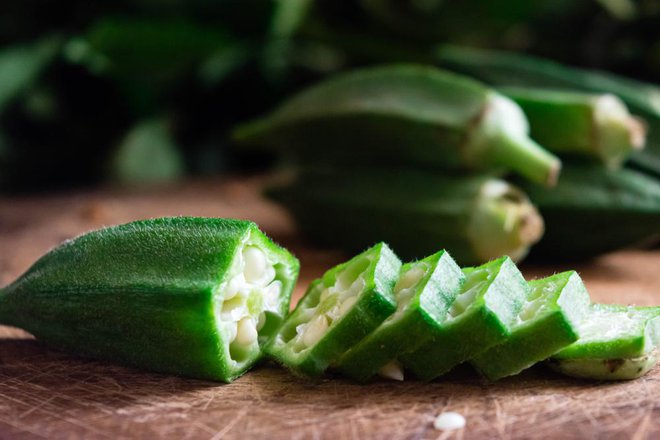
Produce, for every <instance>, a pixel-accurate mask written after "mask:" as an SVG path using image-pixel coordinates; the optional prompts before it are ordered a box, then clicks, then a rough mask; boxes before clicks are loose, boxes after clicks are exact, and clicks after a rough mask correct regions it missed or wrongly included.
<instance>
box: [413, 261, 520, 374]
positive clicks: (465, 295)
mask: <svg viewBox="0 0 660 440" xmlns="http://www.w3.org/2000/svg"><path fill="white" fill-rule="evenodd" d="M463 273H464V274H465V283H464V284H463V286H462V287H461V290H460V292H459V294H458V296H457V297H456V300H455V301H454V302H453V304H452V305H451V307H450V309H449V311H448V312H447V316H446V320H445V321H444V322H443V323H442V326H441V327H440V328H439V329H438V331H437V332H434V334H433V337H432V338H431V339H430V340H429V341H427V342H426V343H424V344H422V346H421V347H420V348H418V349H417V350H416V351H414V352H413V353H409V354H406V355H403V356H401V357H400V359H401V361H402V362H403V365H404V366H405V367H406V368H407V369H409V370H411V371H412V372H413V373H414V374H415V376H417V377H418V378H420V379H422V380H432V379H434V378H436V377H438V376H440V375H442V374H444V373H446V372H448V371H449V370H450V369H452V368H453V367H454V366H456V365H458V364H460V363H462V362H464V361H467V360H469V359H472V358H474V357H475V356H477V355H478V354H479V353H481V352H484V351H486V350H488V349H489V348H490V347H492V346H494V345H497V344H499V343H501V342H503V341H504V340H505V339H506V338H507V337H508V336H509V335H510V333H511V330H512V328H513V326H514V325H515V323H516V321H517V317H518V312H519V311H520V309H521V307H522V306H523V303H524V302H525V298H526V297H527V293H528V291H529V286H528V284H527V282H526V281H525V279H524V278H523V276H522V274H521V273H520V271H519V270H518V268H517V267H516V265H515V264H514V263H513V261H511V259H510V258H509V257H502V258H499V259H497V260H494V261H491V262H489V263H486V264H484V265H482V266H479V267H476V268H467V269H463Z"/></svg>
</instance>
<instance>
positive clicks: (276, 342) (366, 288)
mask: <svg viewBox="0 0 660 440" xmlns="http://www.w3.org/2000/svg"><path fill="white" fill-rule="evenodd" d="M400 268H401V262H400V261H399V259H398V258H397V256H396V255H394V253H393V252H392V251H391V250H390V249H389V247H388V246H387V245H386V244H385V243H379V244H377V245H375V246H373V247H372V248H370V249H367V250H366V251H364V252H362V253H361V254H359V255H357V256H355V257H353V258H352V259H351V260H349V261H348V262H346V263H343V264H340V265H338V266H336V267H334V268H332V269H330V270H329V271H327V272H326V273H325V274H324V275H323V276H322V277H321V278H320V279H317V280H315V281H314V282H312V284H311V285H310V286H309V288H308V289H307V292H306V293H305V295H304V296H303V298H302V299H301V300H300V301H299V302H298V305H297V306H296V308H295V310H294V311H293V312H292V313H291V314H290V315H289V317H288V318H287V319H286V321H285V322H284V324H283V325H282V327H281V328H280V330H279V331H278V333H277V334H276V336H275V337H274V338H273V339H272V341H271V342H270V344H269V345H268V346H267V347H266V352H267V353H268V354H269V355H271V356H272V357H274V358H275V359H276V360H277V361H278V362H280V363H281V364H283V365H285V366H286V367H288V368H289V369H290V370H291V371H293V372H294V373H297V374H301V375H306V376H311V377H318V376H320V375H321V374H322V373H323V372H324V371H325V370H326V369H327V368H328V367H329V366H331V365H333V364H334V363H336V361H337V360H338V359H339V358H340V357H341V356H342V355H343V354H344V353H345V352H346V351H347V350H348V349H349V348H350V347H351V346H352V345H354V344H355V343H357V342H359V341H360V340H361V339H362V338H364V337H365V336H366V335H368V334H369V333H370V332H371V331H373V330H374V329H375V328H376V327H378V326H379V325H380V323H381V322H382V321H384V320H385V319H386V318H387V317H388V316H389V315H391V314H392V313H393V312H394V311H395V309H396V302H395V299H394V296H393V293H392V289H393V288H394V284H395V283H396V281H397V278H398V273H399V269H400Z"/></svg>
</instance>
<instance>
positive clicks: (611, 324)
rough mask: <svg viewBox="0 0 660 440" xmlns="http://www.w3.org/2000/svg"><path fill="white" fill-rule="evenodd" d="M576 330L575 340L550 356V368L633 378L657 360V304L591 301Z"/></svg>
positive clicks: (590, 375)
mask: <svg viewBox="0 0 660 440" xmlns="http://www.w3.org/2000/svg"><path fill="white" fill-rule="evenodd" d="M579 333H580V339H579V340H578V341H577V342H575V343H573V344H571V345H569V346H568V347H566V348H564V349H563V350H561V351H560V352H559V353H557V354H555V355H554V356H553V357H552V359H551V360H550V362H549V365H550V366H551V367H552V368H553V369H555V370H557V371H559V372H561V373H563V374H566V375H569V376H574V377H581V378H586V379H598V380H625V379H635V378H637V377H640V376H643V375H644V374H646V373H647V372H648V371H649V370H650V369H651V368H653V366H654V365H655V363H656V361H657V358H658V348H657V346H658V344H659V343H660V307H631V306H615V305H606V304H594V305H592V306H591V308H590V311H589V314H588V317H587V319H585V320H583V321H582V324H581V325H580V327H579Z"/></svg>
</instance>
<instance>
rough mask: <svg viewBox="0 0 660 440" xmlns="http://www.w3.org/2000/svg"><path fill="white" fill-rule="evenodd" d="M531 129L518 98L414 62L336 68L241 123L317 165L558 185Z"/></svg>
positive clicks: (264, 141)
mask: <svg viewBox="0 0 660 440" xmlns="http://www.w3.org/2000/svg"><path fill="white" fill-rule="evenodd" d="M528 132H529V126H528V123H527V119H525V115H524V114H523V112H522V111H521V110H520V107H518V106H517V105H516V104H515V103H514V102H513V101H511V100H510V99H508V98H506V97H504V96H502V95H501V94H499V93H497V92H495V91H493V90H491V89H489V88H487V87H485V86H483V85H482V84H480V83H478V82H477V81H474V80H472V79H470V78H467V77H462V76H459V75H455V74H452V73H449V72H445V71H442V70H438V69H436V68H434V67H429V66H420V65H413V64H411V65H391V66H386V67H376V68H369V69H363V70H359V71H355V72H351V73H346V74H340V75H337V76H335V77H334V78H331V79H329V80H326V81H323V82H321V83H320V84H317V85H315V86H313V87H311V88H308V89H306V90H303V91H302V92H301V93H299V94H298V95H296V96H294V97H293V98H291V99H290V100H288V101H287V102H285V103H284V104H282V105H281V106H280V107H279V108H278V109H277V110H275V111H274V112H273V113H272V114H270V115H268V116H266V117H264V118H263V119H261V120H258V121H255V122H252V123H248V124H245V125H243V126H241V127H239V128H238V129H237V130H236V132H235V138H236V139H237V140H238V141H240V142H242V143H244V144H254V145H260V146H268V147H274V148H278V149H283V150H290V151H292V152H293V153H294V154H295V155H297V156H298V157H299V158H302V160H303V161H310V162H313V163H318V162H330V163H334V164H345V163H353V164H354V163H369V164H371V163H374V162H381V163H396V164H400V163H408V164H415V165H422V166H424V167H431V166H435V167H440V168H445V169H457V168H458V169H466V168H467V169H480V170H483V169H493V168H503V169H506V170H512V171H515V172H516V173H518V174H520V175H522V176H524V177H525V178H527V179H529V180H532V181H535V182H541V183H544V184H549V185H551V184H553V183H554V182H555V181H556V179H557V176H558V174H559V170H560V166H561V164H560V162H559V160H558V159H557V158H556V157H554V156H553V155H552V154H550V153H548V152H547V151H546V150H544V149H543V148H542V147H540V146H539V145H538V144H536V143H535V142H534V141H533V140H531V139H530V138H529V136H528Z"/></svg>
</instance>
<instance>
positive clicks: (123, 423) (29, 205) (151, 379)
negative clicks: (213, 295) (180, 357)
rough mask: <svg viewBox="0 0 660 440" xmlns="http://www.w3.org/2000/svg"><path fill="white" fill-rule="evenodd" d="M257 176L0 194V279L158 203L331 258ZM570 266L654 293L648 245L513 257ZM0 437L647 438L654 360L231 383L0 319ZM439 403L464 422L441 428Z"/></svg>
mask: <svg viewBox="0 0 660 440" xmlns="http://www.w3.org/2000/svg"><path fill="white" fill-rule="evenodd" d="M259 184H260V182H259V179H242V180H230V181H224V182H197V183H190V184H186V185H184V186H182V187H175V188H161V189H158V190H155V189H154V190H149V191H140V192H124V191H121V190H105V191H101V192H87V193H76V194H73V195H71V194H67V195H52V196H40V197H19V198H8V197H0V283H2V284H3V285H4V284H6V283H8V282H9V281H11V280H13V279H14V278H15V277H16V276H17V275H19V274H20V273H21V272H23V271H24V270H25V269H27V268H28V267H29V265H30V264H31V263H32V262H33V261H34V260H35V259H36V258H38V257H39V256H40V255H41V254H43V253H44V252H45V251H47V250H48V249H49V248H50V247H52V246H54V245H56V244H58V243H59V242H61V241H62V240H64V239H67V238H70V237H72V236H75V235H77V234H79V233H82V232H84V231H87V230H90V229H94V228H98V227H101V226H104V225H111V224H117V223H122V222H126V221H130V220H133V219H138V218H147V217H154V216H163V215H184V214H185V215H201V216H219V217H238V218H249V219H252V220H255V221H256V222H258V223H259V224H260V225H261V226H262V228H263V229H265V230H266V231H267V232H268V233H269V234H270V235H271V236H272V237H274V238H275V239H276V240H277V241H279V242H280V243H282V244H283V245H285V246H287V247H289V248H290V249H291V250H292V251H293V252H294V253H296V255H297V256H298V257H299V258H300V260H301V262H302V274H301V281H300V283H299V286H298V288H297V290H296V292H295V298H296V299H297V298H299V297H300V295H301V294H302V292H303V290H304V288H305V286H306V285H307V283H308V282H309V281H310V280H312V279H313V278H315V277H317V276H318V275H319V274H321V273H322V272H323V271H324V270H325V269H327V268H328V267H330V266H331V265H333V264H335V263H337V262H339V261H341V259H342V256H341V255H340V254H339V253H337V252H329V251H327V250H320V249H315V248H311V247H308V246H305V244H304V243H302V242H301V240H300V239H299V238H298V237H297V235H296V232H295V229H294V227H293V225H292V223H291V221H290V219H289V218H288V217H287V215H286V213H285V212H284V211H283V210H281V209H280V208H278V207H277V206H274V205H272V204H269V203H267V202H266V201H264V200H262V199H261V198H260V197H259V196H258V190H257V188H258V186H259ZM567 268H575V269H578V270H579V271H580V273H581V275H582V276H583V278H584V280H585V282H586V284H587V287H588V288H589V290H590V292H591V293H592V297H593V298H594V299H595V300H597V301H601V302H617V303H631V304H638V305H652V304H660V276H659V272H660V251H658V250H656V251H626V252H620V253H616V254H612V255H608V256H606V257H603V258H601V259H599V260H597V261H594V262H591V263H589V264H583V265H579V266H576V265H571V266H570V267H568V266H567V267H564V266H559V265H555V266H533V267H532V266H523V271H524V272H525V275H526V276H528V277H529V278H533V277H538V276H543V275H547V274H551V273H554V272H558V271H561V270H565V269H567ZM0 384H1V385H0V438H3V439H4V438H86V439H87V438H92V439H94V438H99V439H102V438H112V439H120V438H145V439H152V438H176V439H179V438H191V439H221V438H239V439H244V438H265V439H280V438H281V439H296V438H300V439H302V438H330V439H343V438H469V439H482V438H483V439H498V438H499V439H509V438H562V439H563V438H567V439H572V438H576V439H577V438H626V439H627V438H633V439H645V438H648V439H652V438H660V422H659V421H658V420H659V419H660V401H659V398H658V396H660V369H656V370H655V371H652V372H651V373H650V374H649V375H647V376H646V377H644V378H642V379H639V380H635V381H631V382H626V383H599V382H587V381H580V380H573V379H568V378H563V377H561V376H559V375H556V374H554V373H552V372H549V371H547V370H546V369H545V368H543V367H535V368H533V369H531V370H528V371H527V372H525V373H523V374H521V375H519V376H517V377H514V378H509V379H506V380H502V381H500V382H497V383H495V384H488V383H486V382H484V381H483V380H481V379H480V378H479V377H478V376H477V375H476V374H475V373H474V372H473V371H471V370H470V369H469V368H467V367H466V368H459V369H458V370H457V371H454V372H452V373H451V374H450V375H448V376H447V377H445V378H443V379H441V380H439V381H436V382H433V383H420V382H415V381H408V382H403V383H398V382H389V381H379V382H376V383H373V384H370V385H357V384H353V383H350V382H349V381H346V380H343V379H340V378H326V379H323V380H322V381H319V382H311V381H306V380H303V379H299V378H295V377H293V376H291V375H290V374H289V373H287V372H286V371H284V370H282V369H280V368H278V367H276V366H274V365H264V366H261V367H258V368H256V369H254V370H253V371H252V372H250V373H248V374H246V375H245V376H244V377H242V378H241V379H239V380H238V381H236V382H235V383H233V384H230V385H222V384H217V383H212V382H205V381H198V380H190V379H183V378H178V377H172V376H163V375H157V374H150V373H145V372H141V371H136V370H132V369H128V368H123V367H119V366H115V365H110V364H107V363H102V362H94V361H89V360H83V359H79V358H76V357H72V356H68V355H66V354H62V353H59V352H57V351H54V350H50V349H48V348H45V347H43V346H42V345H40V344H39V343H38V342H36V341H34V340H33V339H31V338H30V337H29V335H27V334H25V333H23V332H21V331H19V330H16V329H12V328H9V327H0ZM443 411H456V412H459V413H461V414H462V415H463V416H465V418H466V420H467V425H466V427H465V428H464V429H461V430H458V431H452V432H441V431H437V430H435V429H434V428H433V424H432V422H433V419H434V417H435V416H436V415H438V414H439V413H441V412H443Z"/></svg>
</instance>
